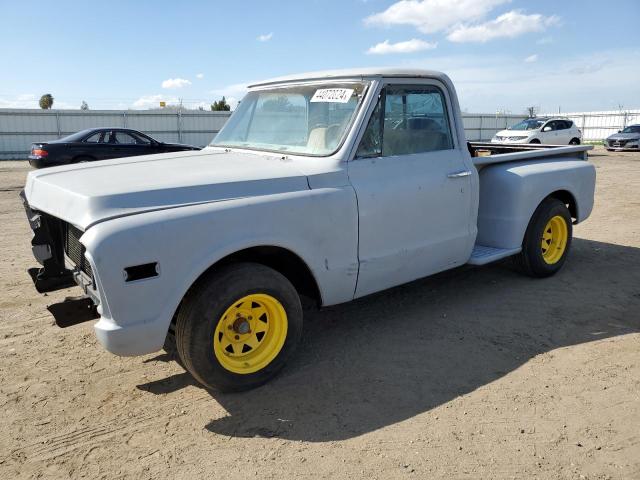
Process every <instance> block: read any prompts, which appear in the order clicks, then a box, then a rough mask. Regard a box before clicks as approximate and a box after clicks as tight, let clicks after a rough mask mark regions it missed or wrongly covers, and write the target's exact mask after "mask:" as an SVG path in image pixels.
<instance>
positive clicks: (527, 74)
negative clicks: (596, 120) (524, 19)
mask: <svg viewBox="0 0 640 480" xmlns="http://www.w3.org/2000/svg"><path fill="white" fill-rule="evenodd" d="M639 54H640V51H639V50H638V49H622V50H620V49H619V50H604V51H594V52H593V53H592V54H589V55H584V56H580V57H577V58H574V59H572V60H566V59H563V58H558V59H554V58H545V61H544V62H539V63H538V64H536V68H535V69H533V70H532V69H526V68H522V58H521V57H520V56H518V55H517V54H511V55H510V54H500V55H491V54H488V55H447V56H440V57H436V56H430V57H429V58H428V59H420V60H418V59H415V60H411V61H406V62H404V66H406V67H408V68H428V69H435V70H440V71H443V72H445V73H447V75H449V77H451V79H452V80H453V83H454V85H455V86H456V90H457V93H458V96H459V98H460V103H461V105H462V106H463V107H464V108H465V109H467V110H468V111H469V112H474V113H480V112H485V113H486V112H495V111H496V108H498V107H501V108H503V109H505V110H511V111H512V112H513V113H524V109H525V107H527V106H529V105H540V107H541V111H549V112H550V111H557V110H558V106H561V107H562V111H565V112H567V111H574V112H580V111H598V110H611V109H612V108H615V107H616V106H617V105H618V103H625V105H626V104H629V108H640V105H638V104H636V105H632V104H633V102H634V100H633V99H639V98H640V82H638V81H637V78H639V77H640V64H639V63H638V62H637V61H636V60H635V59H637V58H638V55H639ZM577 80H579V81H577ZM629 99H631V100H629Z"/></svg>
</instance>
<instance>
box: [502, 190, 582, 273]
mask: <svg viewBox="0 0 640 480" xmlns="http://www.w3.org/2000/svg"><path fill="white" fill-rule="evenodd" d="M572 235H573V226H572V223H571V214H570V213H569V209H568V208H567V206H566V205H565V204H564V203H562V202H561V201H560V200H558V199H556V198H547V199H545V200H544V201H543V202H542V203H541V204H540V205H539V206H538V208H537V209H536V211H535V212H534V214H533V216H532V217H531V220H530V221H529V226H528V227H527V231H526V233H525V236H524V241H523V242H522V252H520V254H519V255H517V256H516V257H515V258H514V260H515V262H516V265H517V266H518V267H520V269H521V270H522V271H523V272H524V273H526V274H527V275H530V276H532V277H548V276H550V275H553V274H554V273H556V272H557V271H558V270H560V269H561V268H562V265H564V262H565V260H566V259H567V254H568V253H569V248H570V247H571V238H572Z"/></svg>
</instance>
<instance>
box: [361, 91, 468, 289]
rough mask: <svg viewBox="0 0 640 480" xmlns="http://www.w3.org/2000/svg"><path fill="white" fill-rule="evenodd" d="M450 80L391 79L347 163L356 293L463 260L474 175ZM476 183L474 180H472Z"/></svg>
mask: <svg viewBox="0 0 640 480" xmlns="http://www.w3.org/2000/svg"><path fill="white" fill-rule="evenodd" d="M450 105H451V104H450V102H449V100H448V98H447V96H446V94H445V90H444V88H441V87H439V86H437V85H435V84H430V83H428V82H425V83H420V84H416V85H403V84H398V83H388V84H386V85H385V87H384V88H383V90H382V92H381V94H380V98H379V100H378V104H377V106H376V107H375V110H374V111H373V112H372V115H371V118H370V119H369V123H368V126H367V128H366V130H365V132H364V134H363V137H362V140H361V141H360V145H359V147H358V150H357V152H356V155H355V158H354V159H353V160H352V161H351V162H350V163H349V167H348V168H349V178H350V181H351V184H352V185H353V187H354V189H355V191H356V195H357V199H358V212H359V240H358V241H359V247H358V254H359V262H360V268H359V274H358V283H357V287H356V296H357V297H359V296H362V295H366V294H368V293H372V292H375V291H378V290H382V289H385V288H388V287H391V286H394V285H399V284H401V283H405V282H408V281H411V280H415V279H416V278H420V277H424V276H427V275H429V274H432V273H435V272H438V271H441V270H445V269H447V268H451V267H453V266H456V265H460V264H462V263H465V262H466V261H467V260H468V258H469V256H470V254H471V250H472V248H473V242H474V240H475V233H476V228H475V220H473V219H472V208H471V204H472V188H471V187H472V179H475V178H476V177H474V175H477V173H476V172H475V170H472V169H473V167H472V166H470V165H467V164H466V161H470V160H469V156H468V153H466V152H465V153H463V152H462V149H461V148H460V144H459V143H458V142H459V140H458V139H457V138H456V136H455V135H453V134H452V132H455V131H456V130H455V128H454V126H453V122H452V118H451V115H452V113H451V108H450ZM474 185H475V182H474Z"/></svg>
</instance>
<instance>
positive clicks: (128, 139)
mask: <svg viewBox="0 0 640 480" xmlns="http://www.w3.org/2000/svg"><path fill="white" fill-rule="evenodd" d="M115 137H116V142H115V143H118V144H120V145H135V144H136V139H135V138H133V137H132V136H131V135H129V134H128V133H126V132H116V134H115Z"/></svg>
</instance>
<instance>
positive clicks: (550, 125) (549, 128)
mask: <svg viewBox="0 0 640 480" xmlns="http://www.w3.org/2000/svg"><path fill="white" fill-rule="evenodd" d="M555 129H556V122H547V124H546V125H545V126H544V127H542V131H543V132H551V131H553V130H555Z"/></svg>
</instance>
